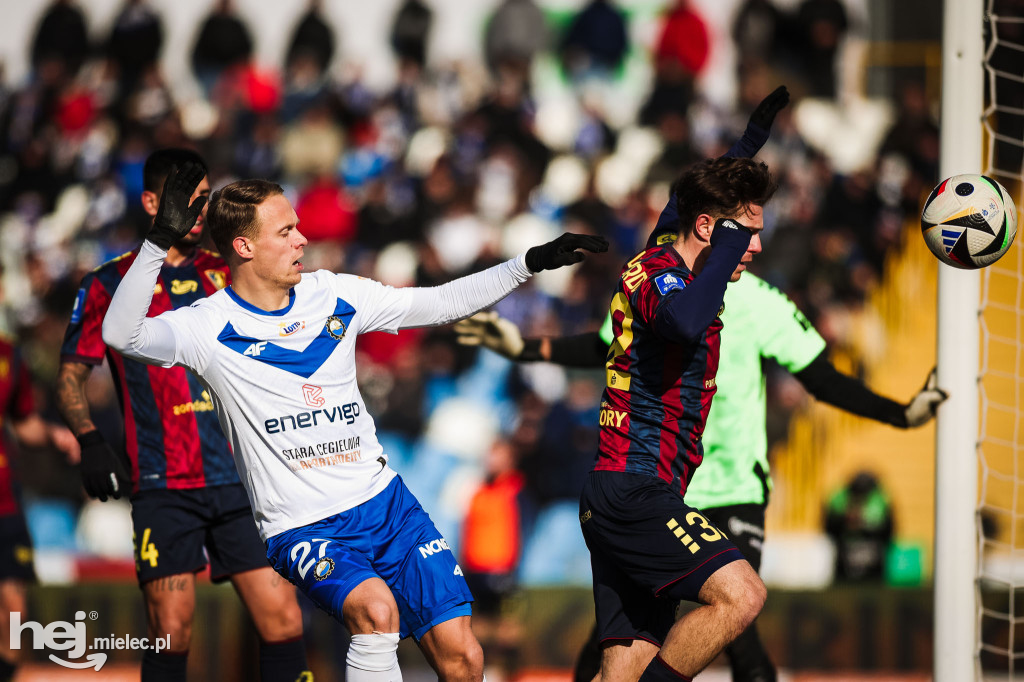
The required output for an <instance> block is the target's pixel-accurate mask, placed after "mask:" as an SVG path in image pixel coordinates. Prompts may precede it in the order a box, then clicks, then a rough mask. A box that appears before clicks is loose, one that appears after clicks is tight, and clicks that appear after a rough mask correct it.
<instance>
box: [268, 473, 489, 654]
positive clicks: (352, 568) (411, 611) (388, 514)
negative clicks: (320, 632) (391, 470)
mask: <svg viewBox="0 0 1024 682" xmlns="http://www.w3.org/2000/svg"><path fill="white" fill-rule="evenodd" d="M267 559H268V560H269V561H270V563H271V565H272V566H273V567H274V569H275V570H276V571H277V572H278V573H280V574H281V575H282V576H284V577H285V578H287V579H288V580H289V581H290V582H292V583H293V584H295V585H296V586H297V587H298V588H299V589H300V590H302V591H303V592H304V593H305V594H306V595H307V596H308V597H309V598H310V599H312V600H313V603H314V604H316V605H317V606H319V607H320V608H321V609H323V610H324V611H326V612H327V613H329V614H331V615H332V616H334V618H336V619H337V620H338V621H339V622H344V617H343V614H342V607H343V606H344V604H345V598H346V597H347V596H348V595H349V593H350V592H351V591H352V590H353V589H354V588H355V587H356V586H357V585H358V584H359V583H361V582H363V581H364V580H367V579H369V578H380V579H382V580H383V581H384V582H385V583H386V584H387V586H388V587H389V588H391V593H392V594H393V595H394V596H395V601H396V602H397V603H398V613H399V616H400V627H399V634H400V635H401V636H402V637H407V636H409V635H410V634H411V635H413V636H414V637H416V639H420V638H421V637H423V635H424V634H426V633H427V631H428V630H430V629H431V628H432V627H434V626H435V625H438V624H440V623H443V622H445V621H447V620H451V619H452V618H456V617H458V616H468V615H470V614H471V613H472V609H471V607H470V602H472V601H473V595H472V594H471V593H470V591H469V587H468V586H467V585H466V580H465V578H464V577H463V575H462V569H461V568H460V567H459V564H458V563H457V562H456V561H455V555H454V554H452V551H451V549H450V548H449V547H448V542H447V541H446V540H445V539H444V538H443V537H441V533H439V532H438V530H437V528H435V527H434V522H433V521H431V520H430V517H429V516H427V513H426V512H425V511H423V507H421V506H420V503H419V502H417V501H416V498H415V496H413V494H412V493H411V492H409V489H408V488H407V487H405V483H403V482H402V479H401V478H400V477H398V476H395V478H394V480H393V481H391V483H390V484H389V485H388V487H387V488H385V489H384V490H383V491H382V492H380V493H379V494H377V495H376V496H375V497H373V498H371V499H369V500H367V501H366V502H364V503H362V504H361V505H359V506H357V507H353V508H352V509H347V510H345V511H343V512H341V513H338V514H335V515H334V516H328V517H327V518H325V519H321V520H320V521H316V522H315V523H310V524H308V525H305V526H301V527H299V528H293V529H291V530H287V531H285V532H283V533H280V534H278V535H275V536H273V537H271V538H269V539H268V540H267Z"/></svg>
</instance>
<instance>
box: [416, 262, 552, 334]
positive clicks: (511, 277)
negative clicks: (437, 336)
mask: <svg viewBox="0 0 1024 682" xmlns="http://www.w3.org/2000/svg"><path fill="white" fill-rule="evenodd" d="M532 274H533V273H532V272H530V269H529V268H527V267H526V257H525V256H522V255H520V256H516V257H515V258H513V259H512V260H510V261H505V262H504V263H500V264H498V265H495V266H494V267H491V268H487V269H486V270H481V271H480V272H475V273H473V274H472V275H466V276H465V277H460V278H459V279H455V280H452V281H451V282H448V283H446V284H442V285H440V286H436V287H418V288H413V289H406V290H405V291H408V292H409V296H410V298H411V301H410V305H409V308H408V312H407V313H406V314H405V317H404V319H403V320H402V321H401V323H400V325H399V326H400V327H428V326H434V325H442V324H449V323H451V322H455V321H457V320H461V319H462V318H464V317H469V316H470V315H472V314H473V313H475V312H478V311H480V310H483V309H484V308H488V307H490V306H492V305H494V304H495V303H497V302H498V301H500V300H501V299H503V298H505V297H506V296H508V295H509V294H511V293H512V292H513V291H515V289H516V287H518V286H519V285H520V284H522V283H523V282H525V281H526V280H528V279H529V278H530V276H531V275H532Z"/></svg>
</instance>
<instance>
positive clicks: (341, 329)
mask: <svg viewBox="0 0 1024 682" xmlns="http://www.w3.org/2000/svg"><path fill="white" fill-rule="evenodd" d="M324 328H325V329H326V330H327V333H328V334H330V335H331V338H334V339H337V340H338V341H341V340H342V339H343V338H345V331H346V330H347V329H348V327H347V326H346V325H345V321H344V320H342V319H341V318H340V317H338V316H337V315H331V316H330V317H328V318H327V322H326V323H325V324H324Z"/></svg>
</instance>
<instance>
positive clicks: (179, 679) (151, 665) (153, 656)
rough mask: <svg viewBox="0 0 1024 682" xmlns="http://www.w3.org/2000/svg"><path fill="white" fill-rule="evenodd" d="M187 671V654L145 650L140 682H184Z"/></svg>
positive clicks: (184, 652) (183, 652)
mask: <svg viewBox="0 0 1024 682" xmlns="http://www.w3.org/2000/svg"><path fill="white" fill-rule="evenodd" d="M187 670H188V652H187V651H182V652H181V653H176V652H173V651H171V652H168V651H162V652H160V653H159V654H158V653H157V652H155V651H153V650H152V649H146V652H145V653H144V654H142V682H184V680H185V674H186V671H187Z"/></svg>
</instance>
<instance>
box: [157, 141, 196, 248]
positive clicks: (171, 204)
mask: <svg viewBox="0 0 1024 682" xmlns="http://www.w3.org/2000/svg"><path fill="white" fill-rule="evenodd" d="M205 175H206V171H205V170H203V167H202V166H200V165H199V164H198V163H193V162H191V161H189V162H187V163H185V164H183V165H181V166H180V167H178V166H175V167H174V168H172V169H171V172H170V173H169V174H168V175H167V180H165V181H164V189H163V193H162V194H161V195H160V207H159V208H157V210H156V218H154V219H153V227H151V228H149V234H147V235H146V239H147V240H148V241H150V242H152V243H153V244H154V245H156V246H159V247H160V248H161V249H163V250H164V251H166V250H168V249H169V248H171V247H172V246H173V245H174V244H176V243H177V242H178V240H180V239H181V238H182V237H184V236H185V235H186V234H188V233H189V230H191V229H192V226H193V225H195V224H196V218H198V217H199V214H200V213H202V211H203V206H205V205H206V197H196V200H195V201H193V202H192V205H191V206H190V205H189V203H188V202H189V199H191V198H192V195H193V194H194V193H195V191H196V187H198V186H199V183H200V182H202V180H203V177H204V176H205Z"/></svg>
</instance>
